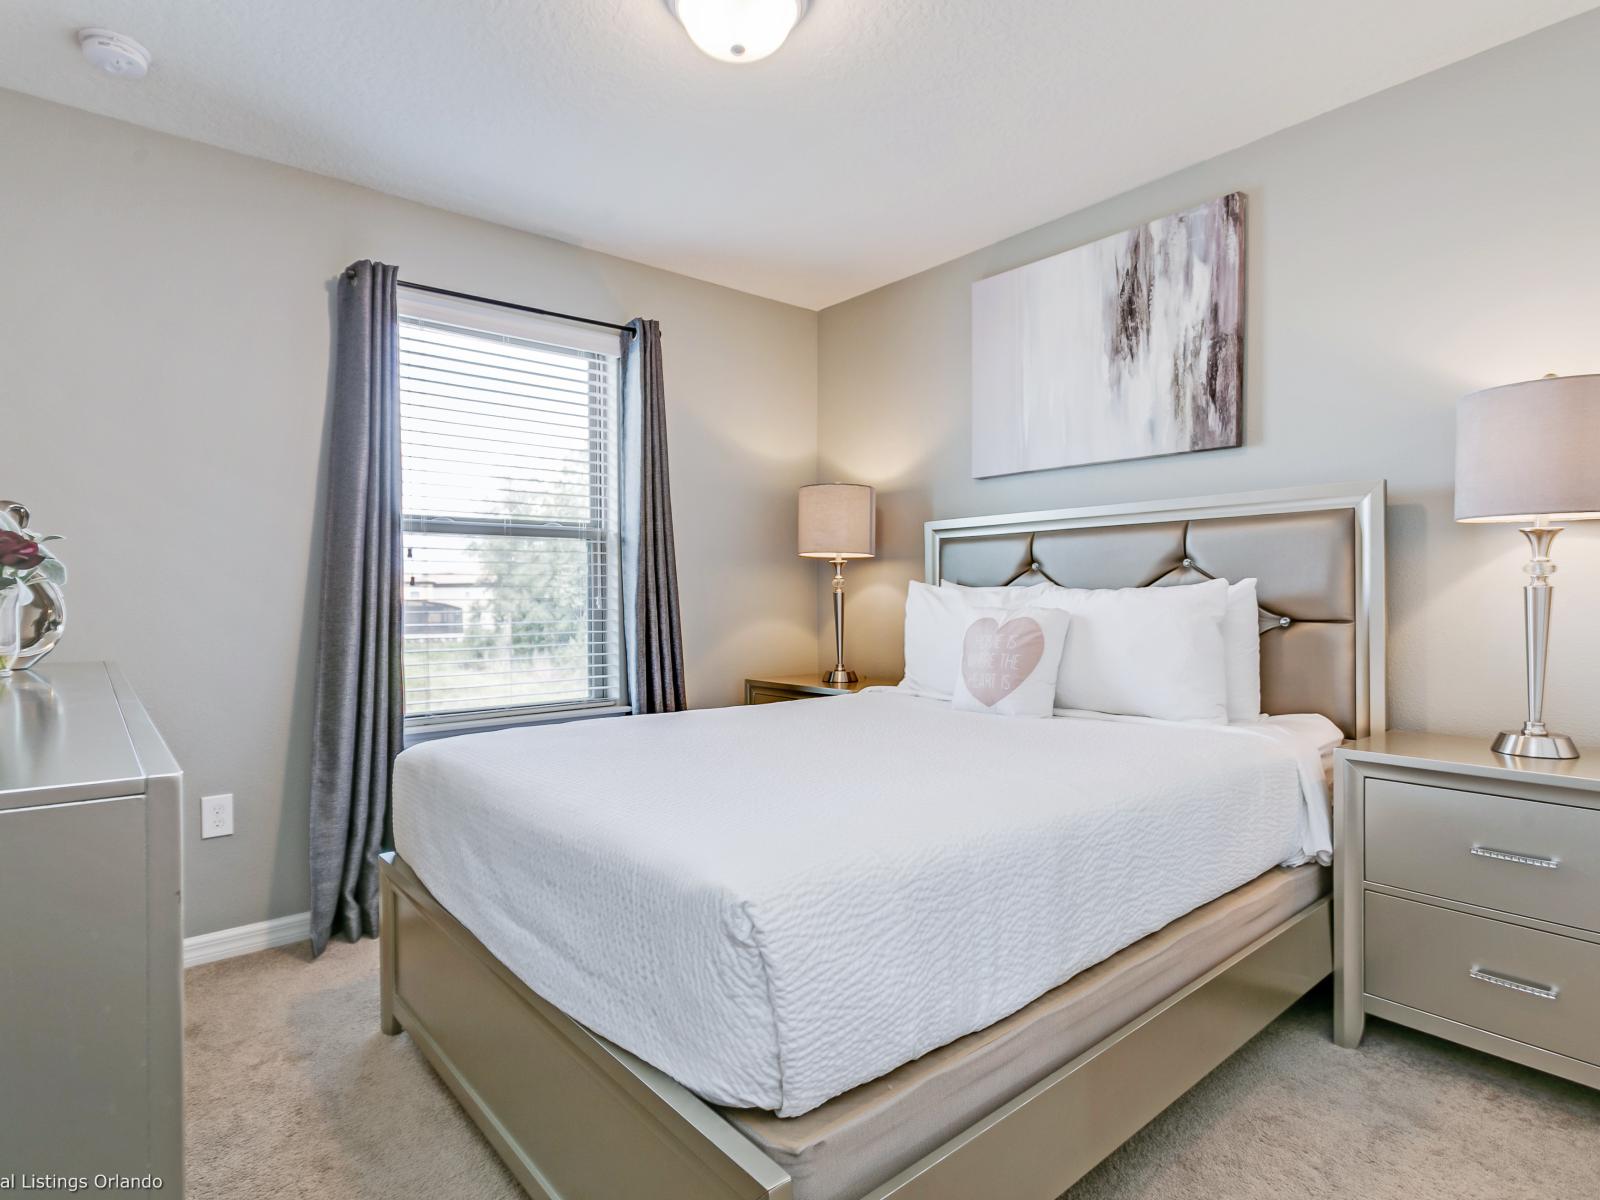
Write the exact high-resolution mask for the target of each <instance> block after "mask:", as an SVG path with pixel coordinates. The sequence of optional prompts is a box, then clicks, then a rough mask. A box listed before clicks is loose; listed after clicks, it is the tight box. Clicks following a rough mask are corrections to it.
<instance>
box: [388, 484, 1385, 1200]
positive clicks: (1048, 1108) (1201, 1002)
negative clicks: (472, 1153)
mask: <svg viewBox="0 0 1600 1200" xmlns="http://www.w3.org/2000/svg"><path fill="white" fill-rule="evenodd" d="M1332 509H1348V510H1349V511H1350V512H1351V514H1352V515H1353V519H1354V526H1355V541H1354V548H1355V550H1354V552H1355V559H1356V561H1355V563H1354V571H1355V574H1354V578H1355V590H1356V597H1355V600H1356V622H1355V624H1356V639H1355V653H1356V656H1357V662H1356V667H1355V678H1356V681H1357V683H1356V688H1357V695H1356V705H1357V711H1358V712H1359V714H1360V715H1359V718H1358V724H1357V728H1356V729H1355V731H1354V732H1355V735H1356V736H1364V735H1366V734H1367V733H1369V732H1374V731H1377V730H1381V729H1382V728H1383V727H1384V726H1383V721H1384V486H1383V484H1382V483H1363V484H1349V485H1338V486H1333V487H1301V488H1289V489H1283V490H1279V491H1271V492H1254V493H1248V494H1240V495H1232V496H1220V497H1210V498H1202V499H1192V500H1180V501H1166V502H1160V503H1152V504H1121V505H1111V506H1105V507H1098V508H1080V509H1068V510H1059V511H1054V512H1039V513H1024V514H1015V515H1010V516H1002V517H981V518H972V519H963V520H956V521H935V522H930V523H929V524H928V526H927V550H928V579H929V581H930V582H937V581H938V579H939V569H940V568H939V564H940V561H941V559H940V551H941V548H942V547H943V546H945V545H947V544H948V543H949V542H950V541H952V540H959V539H962V538H981V537H985V536H988V537H993V536H994V535H996V534H997V533H1000V534H1003V533H1015V532H1018V531H1041V530H1059V529H1077V528H1099V527H1105V526H1122V525H1137V524H1145V523H1154V522H1171V521H1181V520H1195V519H1200V520H1204V519H1206V518H1212V517H1232V516H1269V515H1273V514H1281V513H1304V512H1317V511H1324V510H1332ZM381 893H382V906H383V907H382V929H381V938H382V1027H383V1031H384V1032H385V1033H389V1034H396V1033H399V1032H401V1030H404V1031H406V1032H407V1033H409V1034H410V1035H411V1037H412V1039H413V1040H414V1041H415V1042H416V1044H417V1046H418V1048H419V1049H420V1050H421V1051H422V1053H423V1055H424V1056H425V1057H426V1058H427V1060H428V1061H429V1063H431V1064H432V1066H433V1068H434V1069H435V1070H436V1071H437V1072H438V1073H439V1075H440V1077H441V1078H442V1079H443V1080H444V1081H445V1083H446V1084H448V1085H449V1087H450V1089H451V1090H452V1091H453V1092H454V1093H455V1096H456V1098H457V1099H458V1100H459V1101H460V1102H461V1105H462V1107H463V1108H465V1109H466V1111H467V1113H468V1115H469V1116H471V1117H472V1119H473V1120H474V1121H475V1122H476V1123H477V1124H478V1126H479V1128H480V1129H482V1131H483V1133H484V1135H485V1136H486V1137H487V1138H488V1139H489V1142H490V1144H491V1145H493V1147H494V1149H495V1151H496V1152H497V1153H498V1154H499V1156H500V1158H501V1159H502V1160H503V1161H504V1162H505V1164H506V1166H507V1168H508V1169H509V1170H510V1171H511V1173H512V1174H513V1175H515V1176H516V1178H517V1180H518V1181H519V1182H520V1183H521V1184H522V1186H523V1187H524V1188H525V1189H526V1190H527V1191H528V1193H529V1194H530V1195H532V1196H534V1197H537V1198H538V1200H622V1198H625V1197H649V1198H651V1200H717V1198H721V1197H730V1198H738V1200H757V1198H758V1197H766V1198H767V1200H792V1194H793V1193H792V1188H791V1183H790V1179H789V1176H788V1174H787V1173H786V1172H785V1171H784V1170H783V1168H781V1167H780V1166H778V1164H776V1163H775V1162H773V1161H772V1160H771V1159H770V1158H768V1157H767V1156H766V1155H765V1154H763V1153H762V1152H761V1151H760V1150H759V1149H758V1148H757V1147H756V1146H755V1144H754V1143H752V1142H750V1141H749V1140H747V1139H746V1138H745V1137H744V1136H743V1135H742V1134H740V1133H739V1132H738V1131H737V1130H736V1129H735V1128H734V1127H733V1126H732V1125H730V1124H729V1123H728V1122H727V1121H726V1120H725V1119H724V1118H723V1117H722V1115H721V1114H720V1113H718V1112H717V1111H716V1110H715V1109H714V1108H712V1107H711V1106H710V1105H708V1104H707V1103H706V1102H705V1101H703V1100H701V1099H700V1098H699V1097H697V1096H695V1095H694V1094H693V1093H691V1092H690V1091H689V1090H688V1089H686V1088H684V1087H683V1086H682V1085H680V1084H678V1083H676V1082H674V1081H673V1080H671V1079H669V1078H668V1077H667V1076H665V1075H663V1074H662V1073H661V1072H660V1071H658V1070H656V1069H655V1068H654V1067H652V1066H650V1065H649V1064H648V1063H645V1062H643V1061H641V1060H640V1059H638V1058H636V1057H635V1056H633V1055H632V1054H629V1053H628V1052H627V1051H625V1050H623V1049H621V1048H620V1047H617V1046H614V1045H612V1044H611V1043H610V1042H608V1041H606V1040H605V1039H604V1038H601V1037H599V1036H597V1035H595V1034H593V1033H591V1032H589V1030H587V1029H585V1028H584V1027H583V1026H582V1025H580V1024H578V1022H576V1021H574V1020H573V1019H572V1018H571V1017H568V1016H567V1015H566V1014H565V1013H563V1012H561V1011H560V1010H559V1009H557V1008H556V1007H555V1006H554V1005H552V1004H550V1003H549V1002H547V1001H545V1000H544V999H542V998H541V997H540V996H538V995H537V994H535V993H534V992H533V991H532V990H531V989H529V988H528V987H527V985H526V984H524V983H523V982H522V981H521V980H520V979H518V978H517V977H516V976H515V975H514V974H513V973H512V972H511V970H510V969H509V968H507V967H506V966H505V964H503V963H501V962H500V961H499V960H498V959H496V958H495V957H494V955H492V954H491V953H490V952H489V951H488V950H487V949H485V948H484V946H483V945H482V944H481V943H480V942H479V941H478V940H477V939H476V938H475V937H474V936H473V935H472V934H471V933H470V932H468V931H467V929H466V928H465V927H464V926H462V925H461V923H460V922H458V921H457V920H456V919H455V918H454V917H453V916H451V915H450V913H449V912H447V911H446V910H445V909H444V908H443V907H442V906H440V904H439V903H438V902H437V901H436V900H435V899H434V898H433V896H432V895H431V894H429V892H428V889H427V888H426V887H425V886H424V885H423V884H422V881H421V880H419V879H418V878H417V876H416V875H415V874H414V873H413V872H412V871H411V869H410V868H409V867H407V866H406V864H405V863H404V862H402V861H401V860H400V859H399V858H398V857H397V856H395V855H394V854H386V855H384V856H383V861H382V864H381ZM1332 954H1333V951H1332V928H1331V916H1330V907H1329V901H1328V900H1327V899H1326V898H1324V899H1322V900H1320V901H1318V902H1317V903H1316V904H1313V905H1312V906H1311V907H1309V908H1306V909H1304V910H1302V911H1301V912H1299V913H1297V914H1296V915H1294V916H1293V917H1291V918H1289V919H1288V920H1286V921H1284V922H1283V923H1282V924H1280V925H1278V926H1277V927H1276V928H1274V929H1272V930H1271V931H1269V932H1268V933H1266V934H1265V935H1263V936H1262V937H1261V938H1259V939H1257V940H1256V941H1255V942H1253V943H1251V944H1250V945H1249V946H1246V947H1245V948H1244V949H1243V950H1240V951H1239V952H1238V953H1236V954H1234V955H1233V956H1231V957H1230V958H1228V959H1226V960H1225V961H1223V962H1221V963H1218V964H1217V965H1216V966H1215V967H1213V968H1212V969H1211V970H1210V971H1208V972H1206V973H1205V974H1204V975H1202V976H1201V977H1200V978H1198V979H1196V980H1195V981H1194V982H1192V983H1190V984H1189V985H1188V986H1187V987H1185V988H1183V989H1181V990H1180V991H1178V992H1177V993H1176V994H1174V995H1172V996H1169V997H1168V998H1167V999H1166V1000H1163V1001H1162V1002H1161V1003H1159V1004H1157V1005H1156V1006H1155V1007H1153V1008H1151V1009H1149V1010H1148V1011H1146V1012H1144V1013H1143V1014H1141V1015H1140V1016H1138V1017H1137V1018H1135V1019H1134V1020H1132V1021H1130V1022H1128V1023H1127V1024H1126V1025H1124V1026H1123V1027H1122V1028H1120V1029H1118V1030H1117V1031H1116V1032H1114V1033H1112V1034H1111V1035H1109V1036H1108V1037H1106V1038H1104V1039H1103V1040H1102V1041H1100V1042H1099V1043H1097V1044H1096V1045H1094V1046H1092V1047H1091V1048H1090V1049H1088V1050H1086V1051H1085V1052H1084V1053H1082V1054H1080V1055H1079V1056H1078V1057H1077V1058H1075V1059H1073V1060H1072V1061H1071V1062H1069V1063H1067V1064H1066V1065H1064V1066H1063V1067H1061V1068H1060V1069H1059V1070H1056V1071H1054V1072H1053V1073H1051V1074H1050V1075H1048V1076H1047V1077H1045V1078H1044V1079H1042V1080H1040V1081H1039V1082H1038V1083H1036V1084H1034V1085H1033V1086H1032V1087H1030V1088H1028V1089H1027V1090H1025V1091H1023V1092H1022V1093H1020V1094H1019V1095H1017V1096H1015V1097H1013V1098H1012V1099H1011V1100H1009V1101H1007V1102H1006V1103H1005V1104H1003V1105H1001V1106H1000V1107H999V1108H997V1109H995V1110H994V1111H993V1112H991V1113H989V1114H988V1115H987V1116H984V1117H982V1118H981V1119H979V1120H978V1121H976V1122H975V1123H973V1124H972V1125H971V1126H970V1127H968V1128H967V1129H965V1130H963V1131H962V1132H961V1133H959V1134H957V1135H956V1136H955V1137H953V1138H951V1139H950V1140H949V1141H947V1142H945V1143H944V1144H943V1145H941V1146H939V1147H937V1148H936V1149H935V1150H933V1151H932V1152H930V1153H929V1154H927V1155H926V1156H924V1157H923V1158H922V1159H921V1160H919V1161H917V1162H915V1163H913V1164H911V1165H910V1166H908V1167H907V1168H906V1169H905V1170H903V1171H901V1172H900V1173H899V1174H898V1175H896V1176H895V1177H894V1178H892V1179H890V1180H888V1181H887V1182H885V1183H883V1184H881V1185H880V1186H878V1187H876V1188H874V1189H872V1190H871V1191H870V1192H868V1193H867V1194H866V1195H865V1196H862V1197H859V1198H841V1200H890V1198H891V1197H892V1198H893V1200H971V1198H972V1197H977V1196H983V1197H989V1198H995V1200H1053V1198H1055V1197H1057V1196H1059V1195H1060V1194H1061V1193H1062V1192H1064V1191H1065V1190H1066V1189H1067V1188H1068V1187H1070V1186H1071V1185H1072V1184H1073V1183H1074V1182H1076V1181H1077V1180H1078V1179H1080V1178H1081V1177H1082V1176H1083V1175H1084V1174H1086V1173H1087V1172H1088V1171H1089V1170H1090V1169H1091V1168H1093V1167H1094V1166H1095V1165H1096V1164H1097V1163H1099V1162H1100V1161H1101V1160H1102V1159H1103V1158H1105V1157H1106V1156H1107V1155H1108V1154H1110V1153H1111V1152H1112V1151H1113V1150H1115V1149H1116V1148H1117V1147H1118V1146H1119V1145H1121V1144H1122V1143H1123V1142H1124V1141H1126V1140H1127V1139H1128V1138H1129V1137H1131V1136H1132V1135H1133V1134H1134V1133H1136V1132H1138V1130H1139V1129H1140V1128H1142V1127H1143V1126H1144V1125H1145V1124H1146V1123H1147V1122H1148V1121H1150V1120H1151V1119H1152V1118H1153V1117H1155V1116H1156V1115H1157V1114H1159V1113H1160V1112H1161V1111H1162V1110H1163V1109H1165V1108H1166V1107H1167V1106H1168V1105H1169V1104H1171V1103H1172V1102H1173V1101H1174V1100H1176V1099H1177V1098H1178V1097H1180V1096H1182V1095H1183V1093H1184V1092H1186V1091H1188V1090H1189V1088H1191V1087H1193V1086H1194V1084H1196V1083H1197V1082H1199V1080H1200V1079H1202V1078H1203V1077H1204V1076H1205V1075H1206V1074H1207V1073H1208V1072H1209V1071H1211V1070H1212V1069H1213V1068H1214V1067H1216V1066H1217V1065H1218V1064H1219V1063H1221V1062H1223V1061H1224V1060H1225V1059H1226V1058H1228V1056H1229V1055H1231V1054H1232V1053H1233V1052H1234V1051H1235V1050H1237V1049H1238V1048H1239V1047H1240V1046H1242V1045H1244V1043H1245V1042H1247V1041H1248V1040H1249V1039H1250V1038H1251V1037H1253V1036H1255V1034H1256V1033H1258V1032H1259V1031H1260V1030H1262V1029H1263V1028H1265V1027H1266V1026H1267V1025H1268V1024H1269V1023H1271V1022H1272V1021H1273V1020H1274V1019H1275V1018H1276V1017H1277V1016H1278V1015H1279V1014H1281V1013H1282V1012H1283V1011H1284V1010H1285V1009H1286V1008H1288V1007H1289V1005H1291V1004H1293V1003H1294V1002H1295V1001H1296V1000H1297V999H1299V998H1300V997H1301V996H1303V995H1304V994H1305V993H1306V992H1307V991H1309V990H1310V989H1311V988H1313V987H1314V986H1316V984H1317V983H1319V982H1320V981H1321V980H1322V979H1323V978H1325V977H1326V976H1327V975H1328V974H1329V973H1330V971H1331V970H1332V965H1333V957H1332Z"/></svg>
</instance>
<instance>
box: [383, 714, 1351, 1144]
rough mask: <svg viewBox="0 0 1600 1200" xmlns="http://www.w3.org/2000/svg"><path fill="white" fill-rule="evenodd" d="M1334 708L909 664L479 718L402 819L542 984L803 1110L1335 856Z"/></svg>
mask: <svg viewBox="0 0 1600 1200" xmlns="http://www.w3.org/2000/svg"><path fill="white" fill-rule="evenodd" d="M1295 721H1299V722H1300V723H1301V724H1300V725H1299V726H1296V725H1295V724H1294V722H1295ZM1330 734H1331V737H1332V738H1333V739H1334V740H1336V739H1337V737H1338V734H1337V731H1336V730H1334V729H1333V726H1332V725H1331V724H1329V723H1328V722H1326V721H1324V720H1322V719H1321V718H1292V719H1285V720H1274V721H1270V722H1263V723H1261V724H1260V725H1259V726H1256V725H1251V726H1225V727H1219V726H1192V725H1173V724H1165V723H1159V722H1148V721H1144V722H1138V721H1106V720H1084V719H1074V718H1069V717H1058V718H1053V719H1050V720H1044V721H1026V720H1008V719H1005V718H1000V717H993V716H989V715H986V714H977V713H963V712H956V711H954V710H953V709H952V708H951V706H950V705H949V704H948V703H945V702H941V701H935V700H927V699H920V698H915V697H912V696H909V695H906V694H904V693H900V692H897V691H895V690H893V689H889V690H883V691H872V692H865V693H862V694H860V695H856V696H851V697H840V698H836V699H827V700H807V701H803V702H799V703H792V704H771V705H756V706H748V707H740V708H725V709H709V710H702V711H696V712H687V713H675V714H670V715H662V716H649V717H633V718H626V719H618V720H601V721H589V722H580V723H573V724H567V725H557V726H546V727H543V728H531V729H520V730H512V731H507V732H502V733H487V734H477V735H472V736H467V737H457V738H450V739H444V740H440V741H435V742H429V743H425V744H423V745H419V746H417V747H415V748H413V749H410V750H407V751H406V752H405V753H404V754H402V755H401V756H400V758H399V761H398V763H397V764H396V768H395V781H394V830H395V843H396V847H397V849H398V850H399V852H400V854H401V856H402V857H403V858H404V859H405V860H406V862H408V863H409V864H410V865H411V867H412V868H413V869H414V870H415V871H416V872H417V874H418V876H419V877H420V878H421V879H422V881H423V883H425V884H426V885H427V886H428V888H429V889H430V890H431V891H432V892H433V894H434V895H435V896H436V897H437V898H438V900H439V901H440V902H441V903H442V904H443V905H444V906H445V907H446V908H448V909H449V910H450V911H451V912H452V913H453V914H454V915H455V916H456V918H457V919H459V920H460V921H461V922H462V923H463V924H464V925H465V926H466V927H467V928H468V929H470V930H471V931H472V932H473V933H474V934H476V935H477V937H478V938H479V939H480V940H481V941H482V942H483V943H484V944H485V945H486V946H487V947H488V948H489V949H490V950H491V951H492V952H493V953H494V954H495V955H496V956H497V957H498V958H499V959H500V960H501V961H502V962H504V963H505V964H506V965H507V966H508V967H510V968H511V970H513V971H514V972H516V973H517V975H518V976H520V977H521V978H522V979H523V980H524V981H525V982H526V983H527V984H528V986H529V987H531V988H532V989H533V990H534V991H536V992H538V993H539V994H540V995H541V996H543V997H545V998H546V999H548V1000H549V1001H551V1002H552V1003H554V1004H555V1005H557V1006H558V1007H560V1008H561V1009H562V1010H563V1011H565V1012H567V1013H568V1014H570V1015H571V1016H573V1017H574V1018H576V1019H577V1020H578V1021H581V1022H582V1023H583V1024H585V1025H587V1026H589V1027H590V1028H591V1029H593V1030H595V1031H596V1032H598V1033H600V1034H602V1035H604V1036H605V1037H608V1038H610V1039H611V1040H612V1041H614V1042H616V1043H618V1044H619V1045H621V1046H624V1047H626V1048H627V1049H629V1050H632V1051H633V1052H634V1053H635V1054H637V1055H639V1056H640V1057H641V1058H643V1059H645V1060H646V1061H648V1062H651V1063H653V1064H655V1065H656V1066H657V1067H659V1068H661V1069H662V1070H663V1071H665V1072H666V1073H667V1074H669V1075H671V1076H672V1077H673V1078H675V1079H677V1080H679V1081H680V1082H682V1083H683V1084H685V1085H686V1086H688V1087H689V1088H691V1089H693V1090H694V1091H696V1092H698V1093H699V1094H700V1095H702V1096H704V1097H705V1098H706V1099H708V1100H711V1101H713V1102H715V1103H719V1104H729V1105H737V1106H742V1107H752V1108H765V1109H771V1110H774V1111H776V1112H778V1113H779V1114H780V1115H782V1116H794V1115H798V1114H799V1113H803V1112H805V1111H807V1110H808V1109H811V1108H814V1107H816V1106H817V1105H818V1104H821V1103H822V1102H823V1101H825V1100H827V1099H828V1098H829V1097H831V1096H835V1095H837V1094H839V1093H840V1092H843V1091H846V1090H848V1089H849V1088H851V1087H854V1086H855V1085H856V1084H859V1083H863V1082H865V1081H866V1080H869V1079H872V1078H875V1077H876V1076H878V1075H881V1074H883V1073H884V1072H886V1071H889V1070H892V1069H893V1068H895V1067H897V1066H899V1065H900V1064H901V1063H904V1062H908V1061H910V1060H911V1059H913V1058H916V1057H917V1056H919V1055H921V1054H924V1053H926V1052H927V1051H929V1050H931V1049H933V1048H935V1047H937V1046H941V1045H943V1044H945V1043H946V1042H949V1041H951V1040H953V1039H955V1038H957V1037H960V1036H962V1035H963V1034H966V1033H970V1032H972V1031H973V1030H976V1029H981V1028H983V1027H984V1026H987V1025H990V1024H992V1023H993V1022H995V1021H997V1020H999V1019H1000V1018H1001V1017H1004V1016H1006V1015H1008V1014H1009V1013H1012V1012H1014V1011H1016V1010H1017V1009H1018V1008H1021V1007H1022V1006H1023V1005H1024V1004H1027V1003H1028V1002H1029V1001H1030V1000H1032V999H1034V998H1035V997H1036V996H1038V995H1040V994H1042V993H1043V992H1045V991H1047V990H1049V989H1050V988H1052V987H1054V986H1056V985H1057V984H1059V983H1062V982H1063V981H1065V980H1066V979H1068V978H1070V977H1071V976H1072V975H1074V974H1076V973H1077V972H1079V971H1081V970H1083V969H1084V968H1086V967H1088V966H1091V965H1093V964H1094V963H1096V962H1098V961H1100V960H1101V959H1103V958H1105V957H1107V956H1108V955H1110V954H1113V953H1115V952H1116V951H1117V950H1119V949H1121V948H1122V947H1123V946H1126V945H1128V944H1130V943H1132V942H1134V941H1136V940H1138V939H1139V938H1140V937H1143V936H1144V935H1145V934H1147V933H1150V932H1152V931H1154V930H1156V929H1159V928H1160V927H1161V926H1163V925H1165V924H1167V923H1168V922H1169V921H1172V920H1174V919H1176V918H1177V917H1179V916H1182V915H1183V914H1184V913H1186V912H1188V911H1190V910H1191V909H1193V908H1196V907H1198V906H1199V905H1201V904H1204V903H1206V902H1207V901H1209V900H1212V899H1215V898H1216V897H1217V896H1220V895H1222V894H1223V893H1224V892H1227V891H1230V890H1231V889H1233V888H1235V887H1238V886H1240V885H1241V884H1243V883H1246V882H1248V881H1249V880H1251V879H1253V878H1254V877H1255V876H1257V875H1259V874H1261V872H1263V871H1265V870H1268V869H1269V868H1271V867H1273V866H1276V865H1277V864H1279V863H1284V862H1291V861H1303V860H1304V859H1305V858H1306V857H1307V856H1312V855H1317V854H1319V853H1322V854H1325V853H1326V852H1327V851H1328V849H1329V847H1328V845H1327V844H1326V841H1327V817H1326V810H1325V806H1326V795H1325V792H1324V791H1323V786H1322V773H1321V769H1320V766H1319V765H1318V763H1317V753H1318V749H1319V747H1320V745H1321V744H1323V743H1326V742H1327V741H1328V740H1329V736H1330ZM1302 779H1304V780H1306V782H1307V784H1308V785H1309V788H1310V789H1311V790H1310V791H1309V792H1307V791H1305V790H1303V789H1302V782H1301V781H1302ZM1318 817H1320V821H1321V823H1320V825H1318V824H1317V823H1316V818H1318Z"/></svg>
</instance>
